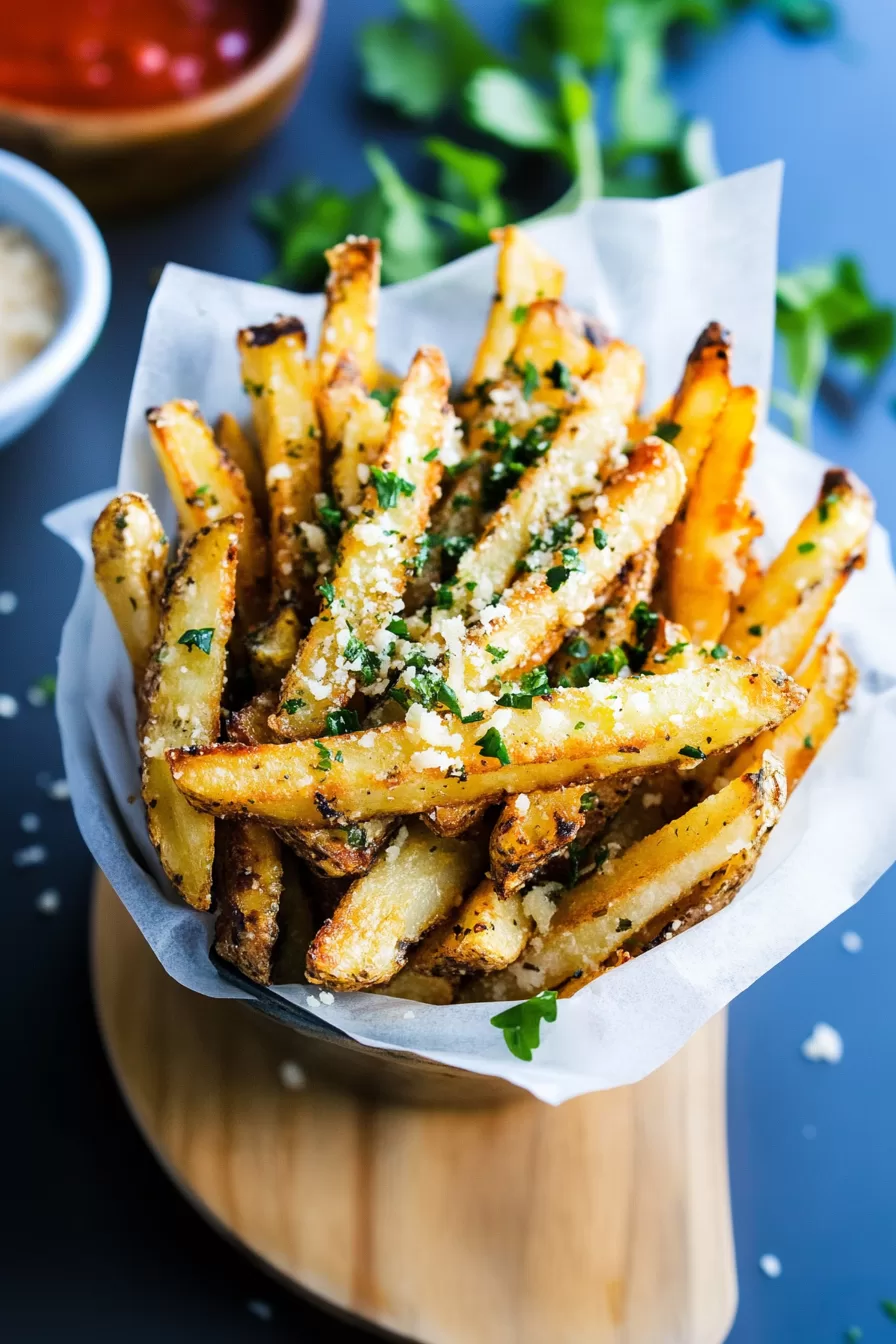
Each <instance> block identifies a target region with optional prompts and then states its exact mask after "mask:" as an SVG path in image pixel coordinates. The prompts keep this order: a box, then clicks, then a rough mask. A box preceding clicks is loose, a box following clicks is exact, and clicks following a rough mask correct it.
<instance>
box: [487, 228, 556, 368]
mask: <svg viewBox="0 0 896 1344" xmlns="http://www.w3.org/2000/svg"><path fill="white" fill-rule="evenodd" d="M491 238H492V242H495V243H499V244H500V252H499V253H498V273H497V282H496V293H495V297H494V300H493V301H492V306H491V312H490V313H489V316H488V322H487V324H486V328H485V335H484V336H483V338H482V342H481V344H480V346H479V349H478V351H477V353H476V358H475V360H474V361H473V368H472V370H471V372H470V377H469V379H468V381H467V392H468V394H472V393H473V392H475V390H476V388H477V387H478V386H479V384H481V383H484V382H491V381H494V380H495V379H498V378H500V377H501V376H502V374H503V372H504V365H505V363H506V361H507V360H508V358H509V357H510V355H511V354H512V353H513V347H514V345H515V344H516V341H517V335H518V328H519V318H520V314H521V312H522V310H524V309H527V308H528V307H529V304H530V303H534V302H535V301H536V299H559V297H560V295H561V293H562V292H563V282H564V279H565V275H564V271H563V267H562V266H559V265H558V264H557V262H555V261H554V260H553V259H552V258H551V257H549V256H548V255H547V253H546V252H543V251H542V250H541V248H540V247H538V246H537V244H536V243H534V242H532V240H531V239H530V238H529V237H528V236H527V235H526V234H525V233H523V231H522V229H518V228H517V227H516V226H515V225H513V224H509V225H508V226H507V227H506V228H504V229H493V230H492V234H491Z"/></svg>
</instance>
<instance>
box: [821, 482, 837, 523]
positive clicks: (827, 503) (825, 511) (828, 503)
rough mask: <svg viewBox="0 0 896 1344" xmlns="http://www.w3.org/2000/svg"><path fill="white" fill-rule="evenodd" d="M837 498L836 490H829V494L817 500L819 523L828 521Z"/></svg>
mask: <svg viewBox="0 0 896 1344" xmlns="http://www.w3.org/2000/svg"><path fill="white" fill-rule="evenodd" d="M838 498H839V496H838V495H837V492H836V490H831V491H830V493H829V494H827V495H825V497H824V499H820V500H819V501H818V521H819V522H820V523H826V522H827V521H828V519H829V518H830V516H831V509H832V508H833V507H834V505H835V504H836V503H837V500H838Z"/></svg>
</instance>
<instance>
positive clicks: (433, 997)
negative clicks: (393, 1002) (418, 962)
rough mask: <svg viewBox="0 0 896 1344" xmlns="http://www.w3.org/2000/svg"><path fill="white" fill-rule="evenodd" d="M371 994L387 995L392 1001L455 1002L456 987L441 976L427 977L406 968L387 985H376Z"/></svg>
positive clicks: (422, 972) (423, 972) (420, 972)
mask: <svg viewBox="0 0 896 1344" xmlns="http://www.w3.org/2000/svg"><path fill="white" fill-rule="evenodd" d="M370 992H371V994H385V995H386V997H387V998H390V999H410V1001H411V1003H438V1004H447V1003H453V1002H454V985H453V984H452V983H451V981H450V980H448V979H446V978H445V977H444V976H441V975H427V973H426V972H425V971H415V970H414V969H413V967H411V966H405V967H404V968H403V969H402V970H400V971H399V972H398V974H397V975H396V976H393V977H392V979H391V980H390V981H388V983H387V984H385V985H374V987H373V988H372V989H371V991H370Z"/></svg>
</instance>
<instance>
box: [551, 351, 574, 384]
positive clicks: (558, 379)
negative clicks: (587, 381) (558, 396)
mask: <svg viewBox="0 0 896 1344" xmlns="http://www.w3.org/2000/svg"><path fill="white" fill-rule="evenodd" d="M548 379H549V380H550V382H551V384H552V385H553V386H554V387H557V388H560V389H561V390H562V391H563V392H571V391H572V374H571V373H570V371H569V368H568V366H567V365H566V364H564V363H563V361H562V360H560V359H555V360H554V362H553V364H552V365H551V367H550V368H549V369H548Z"/></svg>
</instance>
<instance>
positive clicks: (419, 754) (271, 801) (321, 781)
mask: <svg viewBox="0 0 896 1344" xmlns="http://www.w3.org/2000/svg"><path fill="white" fill-rule="evenodd" d="M709 661H710V660H707V662H708V663H709ZM804 699H805V691H803V690H802V688H801V687H799V686H797V685H796V683H795V682H793V681H792V680H791V679H790V678H789V677H787V676H786V675H785V674H784V673H782V672H780V671H779V669H777V668H773V667H768V666H767V665H765V664H762V663H751V662H748V661H742V660H740V659H735V658H728V659H725V660H724V661H722V662H718V663H715V662H714V663H713V664H712V665H711V666H710V665H707V666H705V667H703V668H701V669H700V670H699V671H696V672H689V671H685V672H671V673H669V675H668V676H664V677H648V678H644V679H639V678H628V679H626V680H618V681H613V682H605V683H601V682H594V683H592V684H591V685H589V686H587V687H585V688H583V689H581V690H576V689H568V690H560V691H554V692H552V693H551V696H550V700H549V701H547V700H546V701H537V702H536V703H535V705H533V708H532V709H531V710H522V709H498V710H495V711H493V712H492V714H491V717H490V718H489V719H486V720H484V721H482V722H480V723H475V724H472V723H471V724H464V723H461V722H460V721H459V720H457V719H450V720H449V719H440V717H439V716H438V715H436V714H435V713H432V712H431V711H425V710H419V706H412V707H411V711H409V715H408V719H407V721H405V722H404V723H394V724H388V725H386V726H385V727H382V728H377V729H369V730H367V732H363V733H350V734H347V735H345V736H342V737H332V738H327V739H326V740H322V739H318V740H317V741H314V742H292V743H287V744H283V745H281V746H259V747H244V746H234V745H230V744H225V745H221V746H217V747H204V748H197V749H195V750H194V751H192V752H191V751H183V750H181V751H173V752H171V754H170V757H169V759H170V763H171V765H172V769H173V775H174V778H175V780H176V782H177V784H178V787H179V788H180V789H181V790H182V791H183V792H184V795H185V796H186V797H187V798H188V799H189V800H190V802H191V803H193V804H195V805H196V806H197V807H200V808H202V809H203V810H206V811H209V812H213V813H215V814H217V815H221V816H255V817H258V818H259V819H261V820H265V821H267V822H269V823H270V824H273V825H284V824H285V825H306V826H307V825H320V824H321V823H323V824H324V825H333V826H338V825H346V824H347V823H348V822H350V821H363V820H365V819H366V818H369V817H378V816H395V815H408V814H413V813H420V812H428V811H431V810H432V808H433V807H434V806H450V805H453V804H457V803H468V802H474V801H483V800H485V799H486V798H500V797H501V796H503V795H506V794H509V793H530V792H532V791H533V790H535V789H540V788H559V787H561V786H563V785H566V784H574V783H577V782H579V781H584V780H589V779H605V778H609V777H611V776H615V775H618V774H627V773H637V774H645V773H647V772H648V771H649V770H651V769H654V768H658V767H660V766H663V765H667V764H669V763H672V762H678V763H679V764H680V765H681V766H682V767H686V766H687V765H689V764H690V763H691V762H696V761H697V760H698V759H701V758H702V757H703V756H704V754H706V755H710V754H714V753H716V752H719V751H724V750H726V749H727V748H729V747H733V746H736V745H738V744H739V743H740V742H742V741H744V740H745V739H746V738H748V737H754V736H755V735H756V733H757V732H761V731H762V730H763V729H764V728H768V727H773V726H774V725H775V724H777V723H780V722H781V720H782V719H784V718H786V717H787V715H788V714H790V713H792V712H793V711H794V710H795V709H797V708H798V707H799V705H801V704H802V702H803V700H804ZM415 709H417V710H419V714H413V713H412V711H413V710H415ZM427 714H428V715H429V717H426V716H427ZM421 729H423V730H424V731H426V734H427V735H426V737H425V738H424V737H423V736H422V735H421ZM436 729H438V732H436ZM442 734H444V736H442ZM434 737H435V738H436V739H437V740H441V741H442V742H443V743H444V745H443V746H442V747H441V748H439V749H435V748H434V747H433V746H432V745H431V744H432V742H433V739H434ZM695 739H697V740H695ZM445 748H448V749H447V750H446V749H445ZM478 748H481V749H482V750H478ZM482 751H488V752H492V753H494V754H491V755H483V754H482ZM505 757H506V759H507V760H508V761H509V762H510V763H509V764H506V765H505V764H502V758H505ZM446 772H447V773H446Z"/></svg>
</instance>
